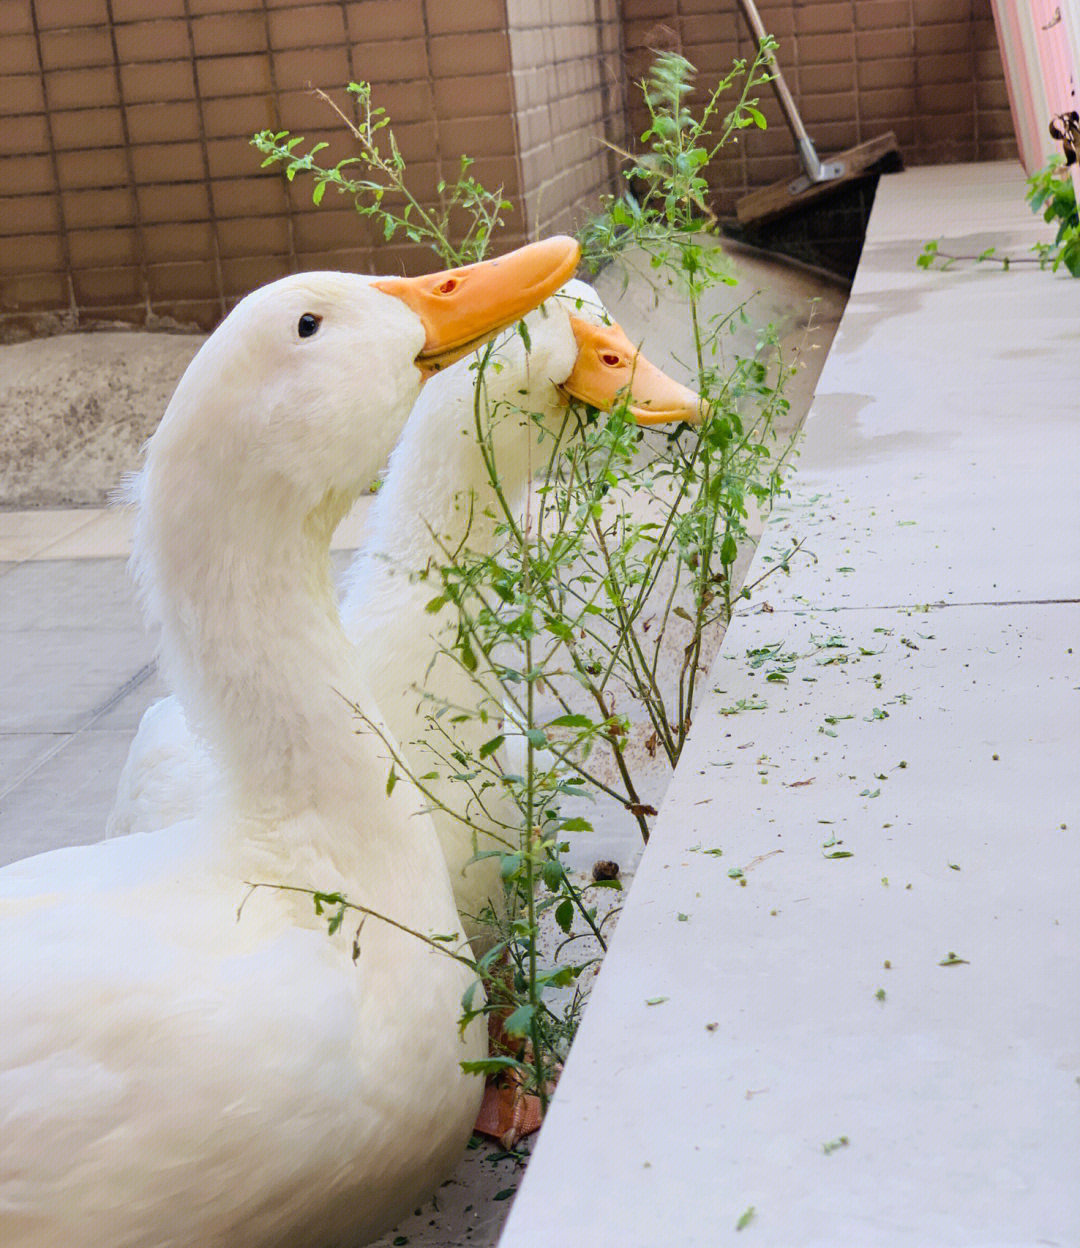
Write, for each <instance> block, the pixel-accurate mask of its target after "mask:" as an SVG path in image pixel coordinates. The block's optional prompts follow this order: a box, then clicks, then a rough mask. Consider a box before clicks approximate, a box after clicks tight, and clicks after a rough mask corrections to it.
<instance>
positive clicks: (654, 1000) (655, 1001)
mask: <svg viewBox="0 0 1080 1248" xmlns="http://www.w3.org/2000/svg"><path fill="white" fill-rule="evenodd" d="M670 1000H671V998H670V997H646V998H645V1004H646V1005H663V1004H664V1002H665V1001H670Z"/></svg>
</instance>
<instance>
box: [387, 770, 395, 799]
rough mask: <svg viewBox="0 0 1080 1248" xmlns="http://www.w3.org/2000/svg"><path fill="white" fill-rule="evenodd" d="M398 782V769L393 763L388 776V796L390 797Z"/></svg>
mask: <svg viewBox="0 0 1080 1248" xmlns="http://www.w3.org/2000/svg"><path fill="white" fill-rule="evenodd" d="M396 784H397V771H396V770H395V769H394V766H393V764H391V766H390V774H389V775H388V776H387V777H386V796H387V797H389V796H390V794H391V793H393V791H394V786H395V785H396Z"/></svg>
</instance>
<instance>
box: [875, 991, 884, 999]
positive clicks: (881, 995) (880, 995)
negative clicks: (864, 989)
mask: <svg viewBox="0 0 1080 1248" xmlns="http://www.w3.org/2000/svg"><path fill="white" fill-rule="evenodd" d="M874 1000H875V1001H884V1000H885V989H884V988H879V989H878V990H877V992H875V993H874Z"/></svg>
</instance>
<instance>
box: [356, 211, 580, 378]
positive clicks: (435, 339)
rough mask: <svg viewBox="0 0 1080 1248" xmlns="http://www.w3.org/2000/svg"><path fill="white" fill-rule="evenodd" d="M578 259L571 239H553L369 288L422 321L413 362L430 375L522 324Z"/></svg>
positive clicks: (567, 277) (383, 281)
mask: <svg viewBox="0 0 1080 1248" xmlns="http://www.w3.org/2000/svg"><path fill="white" fill-rule="evenodd" d="M580 255H581V248H580V247H579V246H578V244H577V242H576V241H575V240H574V239H572V238H568V237H566V236H565V235H562V234H557V235H555V237H553V238H545V239H543V240H542V241H541V242H539V243H529V244H528V245H527V246H525V247H519V248H518V249H517V250H516V251H511V252H509V253H508V254H507V255H505V256H499V257H498V258H497V259H495V260H482V261H481V262H480V263H479V264H468V265H465V267H464V268H460V269H447V270H446V271H445V272H442V273H428V274H425V275H424V276H423V277H385V278H380V280H379V281H377V282H373V283H372V284H373V285H374V286H375V287H376V288H377V289H378V290H381V291H384V292H385V293H386V294H388V295H394V296H395V297H396V298H398V299H400V300H401V301H402V302H403V303H405V304H407V305H408V306H409V307H410V308H412V310H413V311H414V312H415V313H416V315H417V316H418V317H419V318H420V320H421V321H422V322H423V324H424V328H425V329H426V330H427V341H426V342H425V343H424V349H423V350H422V351H421V352H420V354H419V355H418V356H417V357H416V363H417V365H418V366H419V368H420V370H421V371H422V372H424V373H427V374H431V373H436V372H438V371H439V369H441V368H445V367H446V365H447V364H452V363H453V362H454V361H455V360H460V359H461V357H462V356H463V355H468V354H469V352H470V351H475V350H476V348H477V347H479V346H482V345H483V344H484V343H485V342H487V341H488V339H490V338H493V337H494V336H495V335H496V334H497V333H498V332H499V330H501V329H506V328H507V326H509V325H513V324H514V323H515V322H517V321H519V320H521V318H522V317H523V316H524V315H525V314H526V312H531V311H532V309H533V308H535V307H537V305H538V304H540V303H542V302H543V301H544V300H545V299H546V298H547V297H548V295H550V294H553V293H554V292H555V291H556V290H558V289H559V287H560V286H562V285H563V283H564V282H567V281H569V280H570V278H571V277H573V276H574V270H575V269H576V268H577V266H578V260H579V258H580Z"/></svg>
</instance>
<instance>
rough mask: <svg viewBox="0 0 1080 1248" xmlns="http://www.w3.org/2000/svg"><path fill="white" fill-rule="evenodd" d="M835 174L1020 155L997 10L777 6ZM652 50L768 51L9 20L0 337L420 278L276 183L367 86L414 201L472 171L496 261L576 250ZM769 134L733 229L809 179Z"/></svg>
mask: <svg viewBox="0 0 1080 1248" xmlns="http://www.w3.org/2000/svg"><path fill="white" fill-rule="evenodd" d="M760 8H761V9H762V12H763V16H764V20H765V24H766V26H767V27H768V28H769V29H771V30H772V31H774V32H775V33H776V35H777V36H778V37H779V39H780V41H781V46H780V58H781V64H782V65H783V67H784V69H785V71H786V73H787V74H788V76H789V79H790V85H791V87H792V90H793V91H794V93H795V95H796V97H797V99H798V101H799V103H800V107H801V109H802V111H803V114H804V117H805V119H806V122H807V125H808V128H809V129H810V131H811V134H812V135H813V136H814V138H815V139H816V140H817V143H818V147H819V150H820V151H821V152H822V153H823V154H825V153H828V152H831V151H834V150H837V149H840V148H843V147H846V146H850V145H851V144H854V143H858V142H860V141H862V140H863V139H867V138H871V137H873V136H875V135H877V134H879V133H880V132H881V131H883V130H885V129H893V130H895V131H896V133H897V135H898V137H899V139H900V143H901V146H902V148H903V151H904V157H905V159H906V160H907V161H908V163H920V162H938V161H948V160H978V159H993V158H996V157H1002V156H1011V155H1014V154H1015V151H1016V148H1015V141H1014V139H1013V134H1012V123H1011V119H1010V116H1009V112H1008V104H1007V99H1006V94H1005V87H1004V81H1003V75H1002V71H1001V62H1000V57H999V55H998V50H997V42H996V38H995V32H994V26H993V22H992V18H991V14H990V7H989V0H844V2H839V0H820V2H819V0H761V2H760ZM650 46H674V47H679V48H681V50H682V51H683V52H684V53H685V54H686V55H687V56H688V57H689V59H690V60H691V61H693V62H694V63H695V64H696V65H697V66H698V68H699V70H700V71H701V79H702V81H703V82H708V80H709V79H710V78H712V79H715V77H716V76H717V75H718V74H720V73H721V72H723V70H724V69H725V68H726V67H727V66H728V65H729V64H730V62H731V59H732V57H733V56H735V55H746V54H747V53H748V52H749V51H750V41H749V38H748V36H747V34H746V30H745V27H744V25H743V23H742V21H741V19H740V18H738V17H737V15H736V8H735V0H621V2H620V0H333V2H331V0H313V2H307V3H305V2H304V0H78V3H76V2H75V0H0V142H2V144H3V155H4V165H3V172H4V178H3V184H2V187H0V337H3V336H6V337H12V336H18V335H20V334H22V333H25V332H28V331H29V330H34V331H37V332H40V331H41V330H42V329H43V328H48V327H49V325H50V323H51V324H52V325H53V326H61V327H73V326H77V325H80V324H86V323H92V322H97V321H108V320H122V321H127V322H133V323H136V324H143V323H152V322H154V321H155V320H159V319H161V318H171V319H172V320H175V321H178V322H181V323H183V324H196V325H201V326H210V325H212V324H213V323H214V322H215V321H216V320H217V319H218V318H219V317H220V316H221V315H222V313H223V312H224V311H225V310H227V308H228V307H229V306H230V304H231V303H232V302H233V301H235V299H236V298H238V297H239V296H240V295H242V294H243V293H244V292H245V291H247V290H249V289H251V288H252V287H253V286H255V285H257V284H259V283H260V282H264V281H268V280H271V279H272V278H275V277H278V276H281V275H282V274H284V273H287V272H290V271H292V270H294V269H298V268H314V267H343V268H353V269H357V270H360V271H374V270H380V271H398V270H401V269H405V270H406V271H419V270H422V269H428V268H431V267H432V266H433V257H432V256H431V254H430V253H429V252H427V251H424V250H421V249H418V248H416V247H408V246H397V245H390V246H385V245H382V244H381V243H380V241H379V239H377V238H375V237H373V235H372V234H371V232H370V230H369V228H368V227H367V226H366V225H365V223H364V222H363V221H361V220H360V219H359V218H358V217H357V216H356V214H355V213H354V212H353V211H352V208H351V207H350V205H349V204H348V203H346V202H345V201H344V200H340V199H337V198H336V197H335V196H334V194H333V193H332V192H330V193H328V195H327V197H326V199H325V200H324V202H323V206H322V207H321V208H320V209H315V208H313V207H312V205H311V201H310V184H307V185H305V184H304V183H303V181H302V180H299V181H298V182H297V183H296V184H294V185H292V186H290V185H288V184H287V183H286V182H285V181H284V179H283V178H282V177H281V174H280V172H278V171H276V170H270V171H266V172H262V171H260V169H259V157H258V154H257V153H256V152H255V150H254V149H253V148H251V147H250V146H249V144H248V139H249V137H250V135H251V133H252V132H253V131H255V130H258V129H262V128H268V127H269V128H274V129H287V130H291V131H292V132H293V133H299V134H303V135H305V136H306V137H307V138H308V139H309V140H312V141H314V140H316V139H319V138H325V139H327V140H328V141H329V142H331V144H332V147H331V149H330V151H329V152H327V153H324V154H323V155H324V158H327V159H339V158H341V157H344V156H346V155H349V154H350V144H349V140H348V138H347V136H346V135H345V134H344V132H343V130H342V128H341V126H340V123H338V122H337V120H336V119H335V118H333V117H332V115H331V114H330V113H329V112H328V110H327V108H326V106H325V105H324V104H323V103H321V102H320V101H319V100H317V99H316V98H314V97H313V96H312V94H311V92H310V87H311V86H312V85H313V86H318V87H323V88H325V89H327V90H329V91H330V92H332V93H335V94H336V96H337V98H338V99H339V100H342V101H344V94H343V92H342V90H341V89H342V88H343V86H344V84H345V83H347V82H348V81H349V80H350V79H367V80H368V81H370V82H371V83H372V84H373V88H374V94H375V98H376V102H377V103H378V104H380V105H382V106H383V107H385V108H386V109H387V110H388V112H389V113H390V116H391V117H392V119H393V123H394V130H395V133H396V135H397V136H398V140H399V142H400V145H401V148H402V151H403V153H404V155H405V157H406V159H407V161H408V162H409V166H410V169H411V183H412V185H413V187H414V189H415V190H416V191H417V192H418V193H419V194H420V195H421V197H424V198H427V199H429V200H431V199H433V198H434V196H435V193H436V192H435V187H436V183H437V181H438V180H439V178H440V177H442V176H451V177H452V176H453V174H454V171H455V169H456V167H457V158H458V156H459V155H460V154H461V153H462V152H467V153H468V154H469V155H471V156H473V157H474V158H475V159H476V164H475V166H474V170H473V171H474V173H475V174H476V176H477V177H478V178H479V179H480V180H481V181H482V182H484V183H485V185H488V186H491V187H495V186H498V185H500V184H501V185H502V186H503V187H504V190H505V193H506V197H507V198H508V199H509V200H510V201H511V202H512V204H513V209H512V211H511V213H510V216H509V220H508V227H509V228H508V231H507V233H506V234H504V235H503V236H502V238H501V239H500V243H499V246H500V247H501V248H506V247H510V246H513V245H515V244H516V243H517V242H519V241H521V240H522V239H523V238H524V237H525V236H526V235H530V236H531V235H532V234H534V233H535V232H537V231H538V230H540V231H545V232H547V231H551V230H557V229H569V228H572V227H573V226H575V225H576V224H578V222H579V221H580V220H581V219H582V218H583V217H584V216H585V215H586V214H587V212H588V211H589V210H590V209H591V208H592V207H593V205H594V203H595V196H596V194H597V192H599V191H602V190H605V189H608V188H609V187H610V186H611V179H612V176H613V173H614V168H615V162H614V161H613V158H612V157H611V155H610V154H609V152H608V151H607V149H605V148H604V147H603V145H602V144H601V143H600V142H599V140H600V138H601V137H607V138H608V139H610V140H612V141H614V142H620V141H621V140H622V139H623V137H624V133H625V130H626V126H625V124H624V117H626V115H627V114H626V101H627V99H629V102H630V103H629V108H630V129H631V130H632V131H634V132H636V133H640V131H641V130H642V129H643V125H644V123H643V117H642V112H641V108H640V105H639V104H638V103H637V101H638V99H639V95H638V93H637V90H636V88H634V87H631V88H629V90H628V89H627V86H626V84H627V82H628V80H629V79H630V78H631V77H636V76H638V75H640V73H641V71H642V70H643V69H644V67H645V65H646V64H647V62H648V56H649V54H648V51H647V49H648V48H649V47H650ZM765 94H766V98H765V100H764V107H765V112H766V114H767V115H768V117H769V120H770V128H769V130H768V131H767V132H766V133H764V134H760V133H755V134H754V135H753V137H752V141H748V142H745V143H742V144H740V145H738V146H737V147H735V148H733V149H732V150H731V152H730V153H728V154H727V155H726V157H725V158H724V159H723V160H722V162H721V168H720V173H719V175H718V178H717V184H716V193H717V199H718V206H719V209H720V211H721V212H723V213H726V212H730V211H731V210H732V208H733V206H734V202H735V200H736V199H737V198H738V197H739V195H741V194H742V193H744V192H745V191H746V190H747V189H750V188H752V187H755V186H760V185H765V184H768V183H769V182H772V181H776V180H779V179H781V178H786V177H788V176H790V175H791V174H792V173H794V172H796V171H797V161H796V158H795V156H794V149H793V145H792V142H791V138H790V136H789V134H788V132H787V130H786V128H785V127H784V126H783V124H782V121H781V118H780V115H779V111H778V110H777V108H776V106H775V104H774V103H773V101H772V98H771V94H769V93H768V92H767V91H766V93H765Z"/></svg>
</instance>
